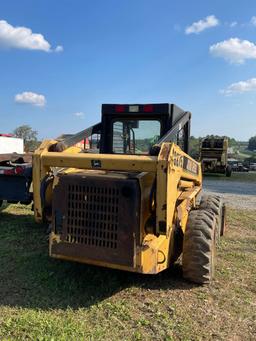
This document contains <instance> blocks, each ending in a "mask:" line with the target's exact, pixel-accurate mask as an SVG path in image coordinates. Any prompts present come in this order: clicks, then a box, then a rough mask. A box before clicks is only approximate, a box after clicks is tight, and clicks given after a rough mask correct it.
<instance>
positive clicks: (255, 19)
mask: <svg viewBox="0 0 256 341" xmlns="http://www.w3.org/2000/svg"><path fill="white" fill-rule="evenodd" d="M251 24H252V25H253V26H256V16H253V17H252V18H251Z"/></svg>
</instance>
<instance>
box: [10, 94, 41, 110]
mask: <svg viewBox="0 0 256 341" xmlns="http://www.w3.org/2000/svg"><path fill="white" fill-rule="evenodd" d="M14 100H15V102H16V103H22V104H23V103H25V104H32V105H35V106H37V107H44V106H45V104H46V99H45V97H44V96H43V95H39V94H36V93H34V92H30V91H26V92H22V93H21V94H17V95H16V96H15V98H14Z"/></svg>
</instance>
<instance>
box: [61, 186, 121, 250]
mask: <svg viewBox="0 0 256 341" xmlns="http://www.w3.org/2000/svg"><path fill="white" fill-rule="evenodd" d="M119 192H120V191H119V189H118V188H113V187H110V186H108V187H107V186H106V187H96V186H94V185H93V184H92V185H88V184H87V185H72V184H69V185H68V214H67V237H66V241H68V242H71V243H79V244H84V245H88V246H96V247H103V248H111V249H116V248H117V247H118V224H119V212H118V210H119V195H120V193H119Z"/></svg>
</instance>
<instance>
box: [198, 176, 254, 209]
mask: <svg viewBox="0 0 256 341" xmlns="http://www.w3.org/2000/svg"><path fill="white" fill-rule="evenodd" d="M203 189H204V192H205V193H209V194H218V195H219V196H220V197H222V198H223V199H224V201H225V202H226V204H227V206H229V207H231V208H236V209H246V210H255V209H256V183H255V182H241V181H236V182H231V181H228V180H225V179H223V180H212V179H211V180H209V179H204V181H203Z"/></svg>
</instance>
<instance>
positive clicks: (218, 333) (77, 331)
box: [0, 205, 256, 341]
mask: <svg viewBox="0 0 256 341" xmlns="http://www.w3.org/2000/svg"><path fill="white" fill-rule="evenodd" d="M255 213H256V211H255V212H253V211H249V212H245V211H232V210H229V212H228V226H229V229H228V232H227V235H226V237H224V238H223V240H222V243H221V246H220V247H219V250H218V265H217V274H216V280H215V281H214V282H213V283H212V284H211V285H210V286H205V287H200V286H196V285H193V284H189V283H187V282H184V281H183V280H182V277H181V276H182V271H181V267H180V265H177V266H175V267H174V268H173V269H172V270H170V271H166V272H164V273H162V274H159V275H157V276H154V277H145V276H142V275H136V274H131V273H126V272H121V271H114V270H109V269H103V268H97V267H92V266H86V265H81V264H75V263H68V262H61V261H57V260H54V259H50V258H49V257H48V255H47V251H48V245H47V236H46V234H45V232H44V229H43V227H42V226H40V225H36V224H35V223H34V220H33V216H32V212H31V211H30V209H29V208H25V207H23V206H17V205H16V206H15V205H12V206H9V207H7V208H5V209H4V210H3V211H2V212H1V213H0V269H1V270H0V340H21V339H23V340H232V341H233V340H255V339H256V325H255V321H256V285H255V283H256V224H255Z"/></svg>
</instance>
